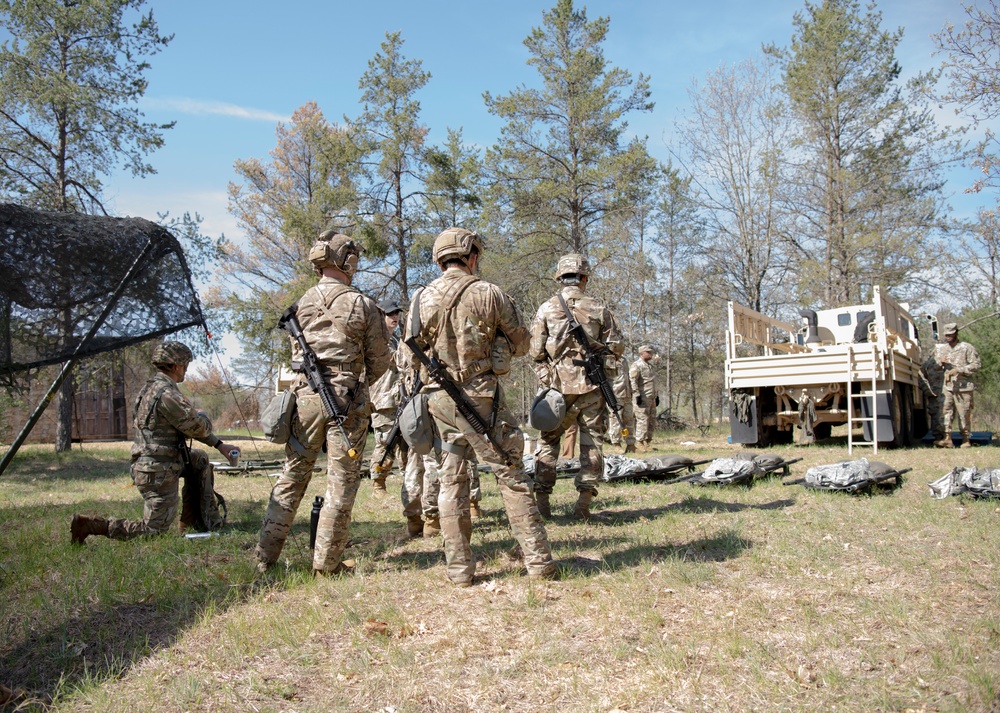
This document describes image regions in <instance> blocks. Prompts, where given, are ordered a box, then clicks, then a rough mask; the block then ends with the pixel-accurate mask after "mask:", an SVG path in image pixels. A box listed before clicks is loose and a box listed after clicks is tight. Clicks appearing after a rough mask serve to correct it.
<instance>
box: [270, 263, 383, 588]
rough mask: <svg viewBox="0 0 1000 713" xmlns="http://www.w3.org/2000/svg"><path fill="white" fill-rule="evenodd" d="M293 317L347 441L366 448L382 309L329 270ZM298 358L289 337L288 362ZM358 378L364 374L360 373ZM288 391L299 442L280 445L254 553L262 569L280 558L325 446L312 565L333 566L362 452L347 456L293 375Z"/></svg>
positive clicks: (333, 427)
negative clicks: (281, 464)
mask: <svg viewBox="0 0 1000 713" xmlns="http://www.w3.org/2000/svg"><path fill="white" fill-rule="evenodd" d="M298 320H299V324H300V325H301V326H302V332H303V334H304V335H305V339H306V342H307V343H308V344H309V346H310V347H312V350H313V351H314V352H315V354H316V358H317V360H318V361H319V363H320V365H321V366H322V367H323V371H324V375H323V376H324V379H325V381H326V383H327V384H328V385H329V386H330V390H331V391H332V392H333V394H334V397H335V399H336V401H337V405H338V406H339V407H340V409H341V413H343V414H345V419H344V423H343V427H344V431H345V432H346V433H347V437H348V439H350V442H351V446H352V447H353V448H355V449H357V450H358V452H362V451H364V447H365V440H366V437H367V435H368V387H369V386H370V385H371V384H372V383H374V382H375V381H377V380H378V378H379V377H380V376H382V374H384V373H385V371H386V369H387V368H388V367H389V359H390V355H389V335H388V332H387V330H386V327H385V321H384V319H383V316H382V312H381V311H380V310H379V309H378V306H377V305H376V304H375V302H373V301H372V300H371V299H370V298H368V297H366V296H365V295H363V294H361V293H360V292H359V291H358V290H357V289H355V288H353V287H351V286H350V285H346V284H344V283H343V282H341V281H339V280H338V279H336V278H333V277H322V278H321V279H320V281H319V284H318V285H316V286H315V287H312V288H310V289H309V290H308V291H306V293H305V294H304V295H303V296H302V298H301V299H300V300H299V303H298ZM300 358H301V351H300V349H299V346H298V344H297V343H296V342H295V341H294V340H293V341H292V361H293V362H294V361H297V360H298V359H300ZM362 377H363V378H362ZM292 390H293V391H294V392H295V396H296V400H297V401H296V402H297V405H298V417H297V419H296V420H295V421H294V422H293V424H292V435H294V436H295V437H296V438H297V439H298V441H299V443H301V444H302V446H304V448H305V450H306V453H305V454H304V455H300V454H299V453H298V452H297V451H296V450H295V449H294V448H292V447H290V446H286V447H285V457H286V462H285V468H284V472H283V473H282V474H281V477H280V478H279V479H278V482H277V483H275V485H274V488H273V489H272V490H271V500H270V502H269V503H268V506H267V512H266V513H265V514H264V524H263V526H262V527H261V530H260V541H259V543H258V544H257V548H256V551H255V556H256V558H257V561H258V563H259V566H260V568H261V569H265V568H267V567H269V566H270V565H272V564H274V563H275V562H277V561H278V557H279V556H280V554H281V549H282V547H283V546H284V544H285V539H286V538H287V537H288V532H289V530H290V529H291V526H292V522H293V521H294V519H295V512H296V510H297V509H298V507H299V503H300V502H301V501H302V496H303V495H304V494H305V491H306V488H307V487H308V485H309V481H310V479H311V478H312V470H313V464H314V463H315V462H316V458H317V457H318V456H319V454H320V452H321V451H322V449H323V444H324V443H326V447H327V488H326V497H325V501H324V503H323V509H322V511H321V512H320V517H319V525H318V527H317V530H316V549H315V550H314V552H313V570H314V571H317V572H333V571H336V570H337V569H338V567H339V565H340V561H341V555H342V554H343V551H344V547H345V546H346V545H347V530H348V525H349V523H350V521H351V510H352V509H353V507H354V499H355V497H356V496H357V493H358V484H359V481H360V478H361V460H360V458H351V457H350V456H349V455H348V453H347V451H348V448H347V444H345V443H344V437H343V435H342V434H341V432H340V429H339V428H338V427H337V424H336V422H335V421H334V420H332V419H331V418H329V416H328V415H327V413H326V411H325V410H324V408H323V404H322V402H321V401H320V397H319V395H318V394H316V393H315V392H313V390H312V389H311V388H310V387H309V384H308V383H307V382H306V379H305V377H303V376H299V377H298V378H297V379H296V381H295V382H294V384H293V385H292Z"/></svg>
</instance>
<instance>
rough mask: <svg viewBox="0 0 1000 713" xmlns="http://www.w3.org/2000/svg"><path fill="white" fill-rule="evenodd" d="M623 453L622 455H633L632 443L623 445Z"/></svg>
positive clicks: (633, 446)
mask: <svg viewBox="0 0 1000 713" xmlns="http://www.w3.org/2000/svg"><path fill="white" fill-rule="evenodd" d="M623 452H624V453H635V444H634V443H626V444H625V450H624V451H623Z"/></svg>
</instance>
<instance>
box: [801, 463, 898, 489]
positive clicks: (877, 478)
mask: <svg viewBox="0 0 1000 713" xmlns="http://www.w3.org/2000/svg"><path fill="white" fill-rule="evenodd" d="M800 460H801V459H800ZM911 470H913V468H903V469H902V470H890V471H888V472H885V473H880V474H879V475H873V476H872V477H871V478H865V479H864V480H862V481H859V482H857V483H851V484H850V485H845V486H843V487H839V488H835V487H830V488H818V489H820V490H843V491H846V492H848V493H856V492H857V491H859V490H864V489H866V488H870V487H871V486H873V485H877V484H878V483H881V482H883V481H885V480H889V479H890V478H896V484H897V485H899V478H900V477H902V475H903V474H904V473H909V472H910V471H911ZM805 482H806V479H805V478H796V479H795V480H788V481H785V482H782V485H803V484H805ZM806 487H807V488H808V487H814V488H815V487H816V486H810V485H806Z"/></svg>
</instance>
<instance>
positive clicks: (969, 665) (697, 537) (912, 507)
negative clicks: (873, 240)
mask: <svg viewBox="0 0 1000 713" xmlns="http://www.w3.org/2000/svg"><path fill="white" fill-rule="evenodd" d="M691 435H692V434H685V435H684V436H682V437H680V438H672V439H671V442H670V443H668V442H666V441H663V442H661V443H660V450H661V451H662V452H685V451H686V450H688V449H687V448H685V447H681V446H679V445H678V444H677V441H678V440H687V439H688V438H691ZM691 440H695V441H697V442H698V445H696V446H695V447H694V448H693V449H690V450H691V453H693V454H694V455H696V456H702V457H708V456H715V455H722V454H724V453H727V452H731V451H732V450H735V447H733V446H729V445H728V444H725V443H724V439H722V438H715V439H702V438H701V437H700V436H699V437H697V438H691ZM775 451H776V452H779V453H782V454H784V455H786V456H788V457H793V456H796V457H797V456H802V457H804V458H805V460H804V461H803V462H802V463H800V464H796V465H795V466H793V469H794V472H795V473H796V474H797V475H801V474H802V473H803V472H804V471H805V468H806V467H808V466H809V465H813V464H817V463H824V462H831V461H833V460H837V459H840V458H844V457H846V449H845V448H842V447H839V446H837V445H833V446H831V445H822V446H819V447H812V448H795V447H786V448H780V449H775ZM856 455H857V454H856ZM998 455H1000V452H998V451H997V449H995V448H978V449H974V450H972V451H961V452H959V451H952V452H942V451H934V450H913V451H896V452H883V453H881V454H880V459H881V460H885V461H887V462H889V463H891V464H892V465H895V466H898V467H913V468H914V471H913V472H912V473H910V474H909V475H908V476H907V481H906V483H905V484H904V486H903V487H902V488H901V489H899V490H896V491H887V492H884V493H876V494H874V495H872V496H862V497H851V496H846V495H843V494H837V493H817V492H813V491H808V490H805V489H803V488H802V487H800V486H795V487H783V486H782V485H781V484H780V481H779V479H778V478H770V479H767V480H763V481H760V482H758V483H756V484H755V485H754V486H753V487H750V488H743V487H737V488H715V487H710V488H696V487H692V486H689V485H687V484H681V485H676V486H664V485H662V484H657V483H635V484H626V483H622V484H617V485H614V486H605V487H604V488H603V489H602V491H601V496H600V498H599V499H598V501H597V502H596V504H595V508H594V510H595V512H596V515H597V516H596V517H595V519H594V520H593V521H592V522H591V523H589V524H580V523H577V522H574V521H572V520H570V519H568V518H567V517H566V514H567V513H568V512H569V511H570V509H571V508H572V503H573V501H574V499H575V493H573V492H570V491H571V490H572V485H571V483H570V482H569V481H559V484H558V485H557V490H556V494H555V496H554V498H553V500H554V505H555V507H554V511H555V512H556V517H555V518H554V519H553V520H552V521H551V522H550V523H549V524H548V525H547V527H548V531H549V536H550V539H551V541H552V543H553V548H554V553H555V555H556V557H557V559H558V560H559V561H560V563H561V565H562V570H563V578H562V580H561V581H558V582H550V583H541V584H540V583H536V582H533V581H531V580H529V579H527V577H525V576H524V574H523V569H522V566H521V563H520V562H519V561H517V560H516V559H514V558H512V550H513V549H514V547H513V545H514V543H513V540H512V538H511V536H510V532H509V530H508V528H507V527H506V520H505V518H504V517H503V515H502V510H501V505H500V500H499V496H498V495H497V493H496V489H495V486H494V485H492V483H491V481H490V479H489V478H488V477H487V478H484V489H485V491H486V498H485V500H484V506H485V509H486V511H487V514H486V517H484V518H483V519H482V520H479V521H476V523H475V526H474V537H473V549H474V550H475V552H476V554H477V557H478V558H479V568H478V573H479V575H481V581H480V583H479V584H478V585H477V586H475V587H473V588H471V589H467V590H460V589H455V588H453V587H452V586H450V585H449V584H448V583H447V581H446V578H445V573H444V567H443V555H442V553H441V549H440V541H439V540H428V541H424V540H416V541H410V540H407V539H406V537H405V535H404V524H403V520H402V518H401V516H400V514H399V509H400V508H399V501H398V499H397V498H396V497H395V496H393V497H388V498H383V499H375V498H373V497H371V490H370V489H369V488H368V487H367V486H363V487H362V492H361V495H360V496H359V499H358V504H357V506H356V510H355V520H356V522H355V523H354V524H353V525H352V540H353V545H352V547H351V550H350V551H349V552H350V555H349V556H351V557H353V558H354V559H356V561H357V567H358V573H357V575H356V576H354V577H348V578H340V579H331V580H313V579H311V578H310V577H308V575H307V572H308V567H309V562H310V555H309V551H308V550H307V548H306V545H307V542H306V534H307V518H308V508H307V507H305V506H304V507H303V509H302V511H301V512H300V513H299V520H298V524H297V526H296V529H295V536H294V537H293V540H292V541H291V542H290V543H289V547H288V548H286V553H285V555H286V557H285V561H284V562H283V564H282V566H281V567H280V568H278V569H277V570H276V571H275V572H274V573H273V574H272V575H269V576H268V577H266V578H259V577H257V576H256V575H255V574H254V572H253V570H252V568H251V566H250V562H249V556H248V553H247V551H246V548H247V547H249V546H250V544H251V543H252V542H253V541H254V539H255V537H256V529H257V527H258V526H259V522H260V516H261V514H262V511H263V506H264V501H265V500H266V495H267V488H268V486H267V483H266V481H264V480H263V479H260V478H253V479H250V478H248V479H244V478H220V488H221V489H222V491H223V494H224V495H226V496H227V498H229V499H230V500H231V501H233V502H234V507H235V509H236V517H235V520H234V524H233V527H232V528H231V529H230V531H229V532H227V533H226V534H224V535H223V536H221V537H215V538H210V539H208V540H201V541H194V542H192V541H184V540H180V539H178V538H172V537H171V538H160V539H158V540H155V541H144V542H137V543H128V544H124V545H123V544H121V543H111V542H108V541H106V540H101V541H99V542H97V543H95V544H94V545H91V544H90V543H89V542H88V545H87V547H85V548H82V549H79V548H76V549H74V548H70V547H69V545H68V544H67V542H66V541H68V533H67V532H65V530H66V529H67V527H68V517H67V515H68V513H70V512H71V511H72V509H73V507H76V505H73V506H71V507H70V506H65V505H62V504H60V505H58V506H54V507H53V506H49V504H48V502H47V500H46V498H47V493H48V492H49V491H51V490H58V491H59V492H60V493H62V495H61V496H60V498H61V499H65V498H67V496H66V494H65V493H66V492H73V491H76V493H77V494H78V497H79V502H81V503H83V504H84V505H86V506H88V507H90V506H97V505H100V506H101V507H105V508H107V507H114V508H118V509H119V510H123V511H126V512H127V511H129V510H130V509H132V510H135V511H136V512H138V511H139V510H140V509H141V506H140V505H139V503H138V502H137V500H138V499H137V497H136V495H135V493H134V491H131V492H130V491H129V490H128V489H127V488H117V489H116V486H117V485H118V484H119V483H120V481H121V478H122V477H125V476H124V475H123V474H124V470H123V468H122V467H121V465H120V463H119V464H118V465H115V464H113V463H108V464H107V465H106V468H105V470H106V471H107V472H106V473H105V475H103V476H102V475H100V474H99V472H98V473H97V474H95V473H94V472H91V471H88V470H87V469H86V468H83V469H81V473H83V475H80V476H78V477H76V478H70V477H69V476H67V475H66V474H65V472H62V475H51V474H50V473H52V472H54V471H46V470H45V469H46V468H47V467H48V465H46V463H47V459H46V458H45V457H42V456H39V457H38V458H37V462H36V461H35V460H33V459H30V460H29V461H28V462H27V463H25V464H23V465H21V466H20V472H19V473H18V474H16V476H15V479H14V480H12V481H11V482H10V483H4V484H3V485H10V484H11V483H13V484H14V486H15V490H14V491H13V492H18V493H21V494H19V495H17V496H16V498H15V496H13V495H11V494H10V493H11V492H12V491H11V490H7V491H6V497H5V498H0V527H3V529H4V532H5V535H4V539H3V540H2V541H3V543H4V545H3V549H2V550H0V572H6V571H7V570H8V568H14V569H15V570H16V575H17V579H18V584H15V583H14V582H12V581H9V580H7V579H4V580H3V592H0V594H2V595H3V596H6V597H8V601H9V602H10V605H9V608H8V609H7V610H5V611H4V613H3V615H2V617H0V622H2V624H3V627H4V628H3V630H2V631H0V633H6V634H7V636H8V638H7V639H6V640H7V641H8V642H10V643H7V644H0V664H7V665H9V664H11V663H15V662H18V661H21V660H22V659H21V658H18V656H17V654H18V652H22V653H23V652H26V651H28V649H30V648H31V646H32V642H34V641H35V639H33V638H32V637H33V636H37V633H38V628H39V627H41V628H42V631H43V633H47V634H48V635H49V637H50V638H51V639H52V640H53V641H54V639H55V638H57V637H58V636H66V637H68V638H67V640H68V641H73V642H77V643H83V644H84V649H83V650H82V652H80V653H77V654H75V655H74V654H73V651H72V648H70V649H69V650H67V651H61V650H59V649H58V647H57V646H56V645H55V644H54V643H49V644H47V645H46V646H42V647H41V649H40V653H41V655H42V656H43V657H44V656H48V657H49V658H50V659H51V661H50V664H49V665H48V667H47V668H45V669H44V670H45V672H46V674H45V676H41V677H38V676H36V678H31V675H32V674H30V672H28V671H26V670H24V671H22V676H25V677H26V678H23V679H22V680H6V679H5V677H6V676H8V675H10V674H9V672H8V671H9V669H5V668H4V667H3V666H2V665H0V671H3V674H0V683H5V684H7V685H9V686H11V687H15V686H23V687H27V688H30V689H31V690H33V691H34V692H35V693H37V694H39V696H40V697H45V696H46V695H47V696H50V697H54V704H53V705H54V707H55V708H58V709H65V710H101V711H130V710H135V709H136V708H138V707H141V708H143V709H144V710H151V711H157V710H162V711H181V710H184V711H187V710H199V711H210V710H211V711H215V710H241V711H242V710H258V711H293V710H294V711H327V710H344V711H358V710H375V711H439V710H440V711H504V710H508V711H511V710H513V711H528V710H530V711H535V710H552V711H562V710H582V711H613V710H620V711H626V710H627V711H746V710H790V711H812V710H822V711H827V710H837V709H840V710H849V711H858V710H884V711H905V710H939V711H966V710H968V711H977V710H990V708H991V706H993V707H997V706H998V705H1000V704H998V701H1000V653H998V652H1000V646H998V644H1000V618H998V615H997V611H998V609H997V597H996V592H997V591H998V584H1000V581H998V580H1000V578H998V573H997V562H1000V557H998V555H1000V530H998V524H1000V519H998V518H1000V512H998V508H997V503H991V502H974V501H963V500H959V499H952V500H949V501H944V502H939V501H934V500H931V499H930V498H929V497H928V495H927V488H926V483H927V482H929V481H930V480H933V479H934V478H936V477H938V476H940V475H941V474H943V473H945V472H947V470H949V469H950V467H951V465H957V464H964V465H968V464H972V463H975V464H978V465H990V464H993V465H998V464H1000V458H998V457H997V456H998ZM87 457H90V456H89V455H88V456H87ZM69 464H70V466H71V465H72V461H69ZM116 468H117V470H116ZM92 470H93V469H92ZM96 470H97V471H100V468H96ZM86 473H89V474H86ZM64 481H65V482H64ZM389 483H390V486H392V488H391V490H392V489H394V488H395V487H398V485H399V479H398V475H394V476H392V478H390V481H389ZM64 485H65V486H66V487H65V488H64V487H63V486H64ZM321 491H322V479H321V478H317V479H316V480H315V481H314V483H313V484H312V486H311V487H310V492H309V493H308V494H307V496H306V497H307V500H306V501H304V502H309V501H311V498H312V496H313V495H314V494H319V493H320V492H321ZM24 513H30V515H31V516H30V517H28V518H23V517H21V515H22V514H24ZM12 533H13V534H12ZM36 539H42V540H45V541H46V543H47V546H46V547H45V548H31V547H30V545H29V544H27V543H28V542H29V541H32V540H36ZM8 542H11V543H12V544H8ZM22 546H23V547H26V548H27V557H28V558H29V559H30V562H20V561H18V559H17V557H15V554H14V553H15V552H20V549H19V548H21V547H22ZM21 582H24V583H27V584H28V586H27V587H24V586H20V583H21ZM29 590H30V591H29ZM32 592H35V593H40V594H38V595H37V596H36V594H33V593H32ZM115 611H122V612H132V614H131V615H129V616H127V617H125V621H124V622H122V621H118V622H113V621H111V619H113V617H111V616H110V615H111V614H112V613H113V612H115ZM25 618H27V619H28V620H29V621H33V622H35V623H33V624H25V623H24V619H25ZM129 621H131V622H132V623H131V624H129V623H128V622H129ZM42 622H44V626H42ZM147 626H148V627H153V635H152V636H151V637H150V638H149V640H148V641H146V642H138V643H137V642H136V638H135V637H136V635H137V634H136V631H135V629H136V628H137V627H138V628H139V629H141V628H143V627H147ZM157 626H159V629H156V628H155V627H157ZM129 637H132V638H129ZM119 639H121V640H124V641H126V642H128V641H132V642H133V643H131V644H127V645H126V646H124V647H123V648H121V649H119V653H120V655H119V657H118V658H117V659H113V660H112V661H111V662H108V661H107V660H106V657H105V661H104V663H100V662H99V659H100V657H99V656H96V655H95V654H96V653H97V652H98V651H103V652H105V654H106V653H107V651H110V650H111V649H106V650H105V649H99V647H97V644H98V643H100V642H108V643H111V642H114V641H116V640H119ZM91 647H97V648H93V649H92V648H91ZM88 656H89V657H91V658H88ZM81 658H83V659H84V661H85V662H87V661H89V663H87V664H86V665H83V664H81V662H80V659H81ZM60 671H61V672H64V673H63V677H62V679H61V682H60V679H59V676H58V675H57V674H58V673H59V672H60Z"/></svg>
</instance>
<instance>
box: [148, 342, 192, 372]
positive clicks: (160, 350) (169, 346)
mask: <svg viewBox="0 0 1000 713" xmlns="http://www.w3.org/2000/svg"><path fill="white" fill-rule="evenodd" d="M192 359H194V354H193V353H192V352H191V350H190V349H188V347H187V345H186V344H182V343H181V342H163V344H160V345H159V346H158V347H156V349H154V350H153V358H152V359H151V361H152V362H153V366H158V367H168V366H173V365H175V364H179V365H181V366H187V365H188V364H190V363H191V360H192Z"/></svg>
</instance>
